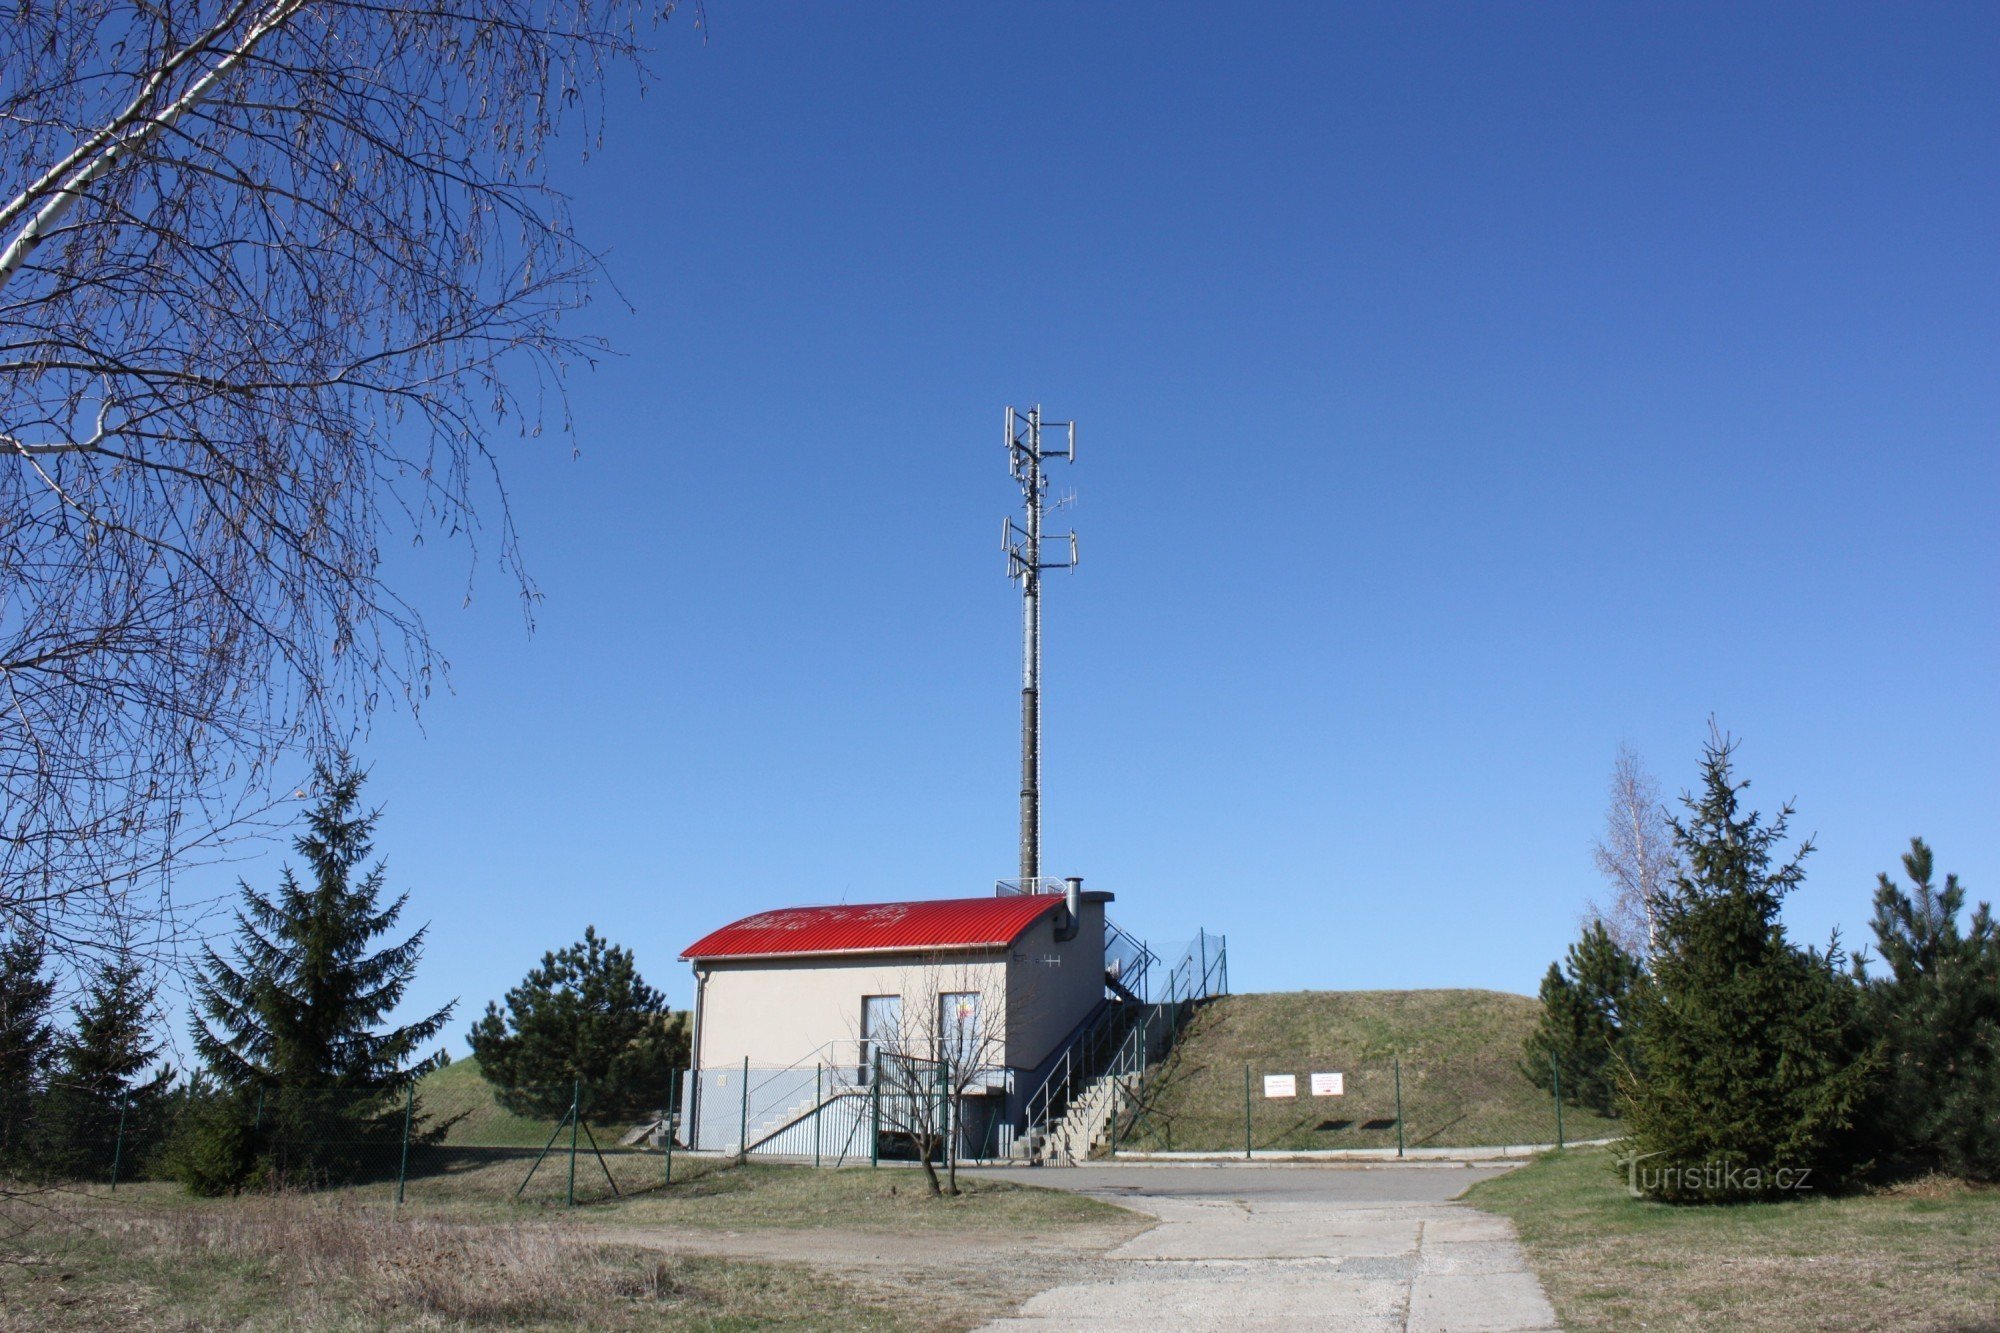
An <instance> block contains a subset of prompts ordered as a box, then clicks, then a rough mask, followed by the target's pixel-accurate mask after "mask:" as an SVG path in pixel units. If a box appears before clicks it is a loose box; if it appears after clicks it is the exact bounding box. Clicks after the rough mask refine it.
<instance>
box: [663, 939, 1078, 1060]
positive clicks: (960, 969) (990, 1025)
mask: <svg viewBox="0 0 2000 1333" xmlns="http://www.w3.org/2000/svg"><path fill="white" fill-rule="evenodd" d="M1056 915H1059V914H1056V913H1052V914H1050V915H1049V916H1045V917H1043V918H1041V919H1040V920H1039V921H1037V922H1035V924H1034V925H1033V926H1031V927H1029V928H1028V930H1027V931H1026V932H1024V933H1023V934H1022V936H1021V938H1020V939H1018V940H1016V941H1015V943H1014V945H1013V947H1012V948H1011V949H1009V950H1007V951H1006V952H1004V953H984V954H950V955H944V956H942V957H939V956H936V955H929V956H926V955H919V954H885V955H879V956H872V957H871V956H862V957H846V958H771V959H747V960H742V961H731V960H726V959H718V960H715V961H714V962H711V963H706V964H703V965H702V966H701V969H700V970H701V971H705V972H706V974H707V980H706V982H705V983H703V984H702V987H701V1014H700V1021H701V1030H700V1032H699V1033H698V1034H697V1036H698V1040H699V1042H700V1047H699V1049H698V1050H697V1051H696V1052H695V1059H696V1063H698V1064H699V1065H700V1066H701V1067H702V1068H704V1069H717V1068H726V1067H727V1066H729V1065H734V1064H741V1063H742V1062H743V1060H744V1059H745V1058H746V1057H747V1058H748V1059H749V1061H750V1063H751V1064H752V1065H759V1066H784V1065H790V1064H793V1063H794V1062H797V1061H801V1060H806V1061H810V1060H814V1059H821V1060H825V1061H826V1062H827V1063H829V1064H846V1063H849V1062H856V1063H858V1062H859V1061H860V1060H861V1058H862V1057H861V1052H860V1049H859V1042H860V1037H861V1001H862V998H863V997H864V996H870V995H897V996H901V997H903V1026H904V1030H905V1032H906V1033H908V1034H912V1035H916V1034H929V1033H931V1032H933V1031H935V1028H934V1026H932V1025H933V1024H934V1023H935V1021H936V1020H935V1018H930V1019H928V1020H926V1019H925V1018H923V1017H922V1016H921V1011H922V1010H925V1009H928V1008H929V1007H930V1006H931V1005H933V1004H934V1003H935V1002H936V997H937V996H938V995H939V994H940V993H943V992H949V991H973V992H975V993H977V994H978V995H979V996H980V1010H981V1013H980V1022H981V1024H982V1025H983V1026H984V1027H985V1029H986V1030H987V1031H988V1032H1000V1031H1004V1032H1005V1033H1006V1035H1007V1050H1006V1060H1005V1063H1007V1064H1008V1065H1011V1066H1013V1067H1014V1068H1016V1069H1030V1068H1033V1067H1034V1066H1035V1065H1037V1064H1039V1063H1041V1061H1042V1060H1043V1059H1044V1058H1045V1057H1047V1056H1048V1055H1049V1053H1050V1052H1052V1051H1053V1050H1055V1048H1056V1046H1057V1044H1058V1043H1060V1042H1061V1041H1062V1039H1063V1038H1064V1037H1066V1036H1068V1035H1069V1033H1070V1031H1071V1030H1072V1029H1073V1028H1075V1027H1076V1025H1077V1024H1078V1023H1079V1022H1081V1021H1082V1020H1083V1018H1084V1016H1085V1015H1086V1014H1088V1013H1089V1012H1090V1011H1091V1009H1092V1008H1093V1007H1094V1006H1095V1005H1096V1004H1097V1002H1098V1001H1099V1000H1100V999H1102V998H1103V996H1104V905H1103V904H1102V903H1101V902H1089V901H1086V902H1085V903H1084V904H1083V913H1082V915H1083V919H1082V924H1081V929H1079V930H1078V932H1077V935H1076V938H1075V939H1073V940H1069V941H1067V942H1064V943H1061V944H1058V943H1057V942H1056V939H1055V917H1056ZM919 1024H923V1026H918V1025H919Z"/></svg>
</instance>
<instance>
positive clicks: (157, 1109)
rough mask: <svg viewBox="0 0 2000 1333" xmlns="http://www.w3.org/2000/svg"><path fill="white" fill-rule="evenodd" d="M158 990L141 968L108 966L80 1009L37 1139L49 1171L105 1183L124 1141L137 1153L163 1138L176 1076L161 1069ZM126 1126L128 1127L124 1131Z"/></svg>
mask: <svg viewBox="0 0 2000 1333" xmlns="http://www.w3.org/2000/svg"><path fill="white" fill-rule="evenodd" d="M152 1003H153V990H152V988H151V987H150V986H149V985H147V984H146V979H145V973H144V971H143V970H142V969H141V968H140V967H138V966H137V965H136V964H132V963H129V962H109V963H106V964H104V965H102V966H101V967H100V968H99V969H98V970H97V973H96V975H95V976H93V977H92V978H91V980H90V982H89V984H88V985H87V986H86V988H85V991H84V996H83V999H82V1001H81V1002H79V1003H78V1005H77V1007H76V1024H75V1026H74V1028H72V1029H71V1031H70V1033H69V1034H68V1036H67V1037H65V1038H64V1039H63V1040H62V1041H61V1042H60V1043H59V1045H58V1048H57V1051H56V1075H55V1078H54V1080H53V1081H52V1085H51V1087H50V1089H49V1095H48V1099H47V1101H46V1103H45V1105H44V1112H43V1114H42V1116H41V1117H40V1121H39V1125H38V1132H37V1134H36V1136H35V1159H36V1161H37V1163H38V1164H39V1166H40V1168H41V1169H42V1171H44V1172H45V1173H48V1174H51V1175H56V1176H61V1177H64V1178H67V1179H77V1178H95V1177H101V1176H103V1175H104V1174H105V1173H106V1172H108V1171H109V1170H110V1168H111V1164H112V1157H113V1154H114V1153H115V1152H118V1151H119V1139H120V1137H121V1135H122V1137H123V1138H124V1139H125V1140H126V1141H127V1142H128V1143H129V1144H131V1145H132V1147H133V1151H129V1152H125V1153H123V1154H122V1156H123V1160H124V1164H126V1165H129V1164H130V1163H131V1162H132V1160H133V1157H134V1153H135V1152H136V1149H137V1146H138V1145H140V1144H142V1143H146V1142H149V1141H150V1140H151V1139H152V1137H153V1136H154V1134H155V1133H156V1132H157V1128H158V1122H159V1120H160V1117H161V1111H162V1106H161V1101H162V1099H163V1098H164V1097H165V1096H166V1094H167V1091H168V1089H169V1087H170V1086H171V1085H172V1083H173V1077H174V1076H173V1071H172V1070H171V1069H167V1068H155V1061H156V1060H157V1059H158V1056H159V1052H160V1048H159V1046H158V1044H157V1043H156V1042H155V1041H154V1040H153V1033H152V1025H151V1023H150V1021H149V1013H150V1010H151V1008H152ZM121 1125H122V1128H121Z"/></svg>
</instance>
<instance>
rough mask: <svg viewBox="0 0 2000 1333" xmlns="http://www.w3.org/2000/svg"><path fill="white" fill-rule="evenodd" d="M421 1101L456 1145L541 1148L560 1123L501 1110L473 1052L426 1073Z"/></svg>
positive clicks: (447, 1140)
mask: <svg viewBox="0 0 2000 1333" xmlns="http://www.w3.org/2000/svg"><path fill="white" fill-rule="evenodd" d="M417 1101H418V1104H419V1106H420V1107H421V1108H422V1110H423V1113H424V1115H425V1116H426V1117H428V1119H429V1123H431V1124H432V1125H442V1126H444V1127H445V1138H444V1142H445V1143H446V1144H447V1145H450V1146H453V1147H481V1148H540V1147H541V1146H542V1145H543V1144H544V1143H547V1142H548V1140H549V1134H550V1132H551V1131H553V1130H554V1129H555V1127H556V1120H555V1119H547V1120H544V1119H536V1118H532V1117H528V1116H519V1115H515V1114H513V1113H512V1112H511V1111H506V1110H502V1109H501V1107H500V1103H499V1102H497V1101H495V1100H494V1098H493V1085H492V1084H490V1083H488V1082H487V1081H486V1080H485V1079H484V1078H483V1077H481V1075H480V1073H479V1061H477V1060H475V1059H472V1058H470V1057H467V1058H466V1059H463V1060H454V1061H452V1062H451V1063H450V1064H448V1065H446V1066H445V1067H444V1068H443V1069H439V1070H435V1071H433V1072H432V1073H431V1074H429V1075H428V1076H426V1077H425V1078H424V1080H423V1082H421V1083H419V1084H418V1085H417ZM558 1118H559V1117H558ZM621 1132H622V1128H621Z"/></svg>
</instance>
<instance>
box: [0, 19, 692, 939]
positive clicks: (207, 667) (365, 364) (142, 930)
mask: <svg viewBox="0 0 2000 1333" xmlns="http://www.w3.org/2000/svg"><path fill="white" fill-rule="evenodd" d="M672 8H673V6H672V4H671V3H670V0H377V2H376V3H363V2H361V0H173V2H172V3H167V4H160V3H156V2H155V0H17V3H15V4H14V5H12V6H10V11H9V16H8V19H7V21H6V23H5V24H0V123H4V124H5V125H6V126H7V130H6V136H7V152H6V153H5V154H0V933H5V932H9V931H14V930H30V931H34V932H37V933H40V934H44V935H46V936H47V937H48V938H49V939H50V940H51V942H52V947H54V948H56V949H57V950H59V951H65V952H86V953H87V952H89V951H91V950H92V949H98V948H107V947H110V946H111V943H112V942H113V941H124V942H125V943H124V944H123V945H121V946H120V947H128V948H130V947H140V948H143V947H152V948H154V949H155V950H156V951H157V952H164V953H173V952H175V951H177V950H179V949H180V948H181V947H182V946H183V944H185V943H186V941H187V937H188V935H189V933H190V931H191V929H192V921H191V918H190V917H189V915H188V913H187V912H186V910H185V908H184V907H183V908H177V907H176V906H175V905H174V902H173V895H172V893H171V876H172V872H173V870H174V868H175V867H176V866H177V865H181V864H184V863H185V862H186V861H187V860H188V859H189V858H190V857H193V856H200V855H203V854H205V853H212V852H214V851H215V850H216V849H219V848H221V847H223V846H225V845H226V844H227V843H228V842H229V841H230V840H231V839H232V838H235V837H238V836H240V835H242V834H243V833H244V832H245V831H246V830H249V829H252V828H254V827H256V826H257V824H258V822H259V820H260V817H261V812H263V811H264V810H265V809H267V808H268V807H269V805H270V804H271V802H272V800H273V799H274V797H275V796H276V795H277V794H279V793H281V792H282V786H281V784H280V782H279V780H278V778H277V776H276V775H277V773H278V772H279V770H280V769H283V768H286V767H288V766H290V765H292V764H293V763H295V762H299V761H300V760H302V759H303V757H304V755H305V754H306V753H310V752H313V751H317V750H324V749H327V748H330V747H331V746H334V745H337V744H340V743H342V742H345V741H347V740H348V739H350V738H351V737H352V736H353V734H354V733H355V732H356V730H357V729H358V728H360V727H361V726H363V725H365V723H366V721H367V718H368V717H369V715H370V713H371V712H372V711H373V710H374V709H375V708H376V707H377V706H378V705H379V704H380V703H381V702H382V701H383V700H384V699H385V698H389V699H396V698H400V699H402V700H404V701H405V702H407V703H408V704H409V705H410V706H411V707H415V706H417V705H418V704H419V703H420V702H421V701H422V700H423V698H424V697H425V696H426V695H427V693H428V692H429V690H430V688H431V686H432V684H433V682H434V681H435V680H437V679H438V678H439V676H440V673H442V672H443V671H444V669H445V664H444V663H443V662H442V660H441V659H440V658H439V657H438V655H437V654H436V652H435V651H434V649H433V648H432V645H431V643H430V640H429V638H428V636H427V635H426V633H425V630H424V625H423V622H422V620H421V618H420V617H419V615H418V613H417V611H416V609H415V608H414V607H413V606H412V605H410V604H409V603H408V602H407V601H405V600H404V599H403V598H401V597H400V596H398V595H397V593H396V592H395V591H394V590H393V589H392V588H389V587H388V586H386V585H385V584H384V583H383V582H382V580H381V577H380V570H381V557H382V550H383V546H384V543H386V542H389V541H392V540H413V541H421V540H428V539H431V538H435V537H443V538H446V539H448V540H451V541H455V542H459V543H462V544H463V547H464V548H465V549H466V550H467V551H468V553H469V554H470V556H471V558H472V559H473V560H474V561H475V562H476V561H478V560H479V559H480V558H481V557H482V556H485V555H490V556H491V557H492V558H494V559H496V560H497V562H498V564H499V565H500V567H501V569H502V570H503V571H504V573H505V576H506V577H507V578H508V580H509V581H510V582H511V583H512V584H513V586H514V587H515V588H516V589H517V590H518V592H519V594H520V596H521V598H522V604H523V610H524V614H527V613H528V612H529V611H530V610H531V608H532V605H533V602H534V599H535V596H536V594H535V590H534V587H533V584H532V583H531V582H530V580H529V578H528V576H527V573H526V571H525V569H524V568H523V567H522V564H521V560H520V554H519V549H518V544H517V539H516V533H515V530H514V525H513V521H512V518H511V516H510V514H509V511H508V505H507V497H506V493H505V491H504V489H503V488H502V487H501V485H500V482H499V472H498V465H499V457H498V445H497V441H498V439H499V438H500V437H501V434H502V432H503V431H511V432H512V433H513V434H514V435H516V436H518V437H520V438H523V439H533V438H536V437H538V436H539V435H540V434H541V431H542V422H541V420H540V417H539V415H538V412H537V411H536V410H535V405H536V404H538V403H540V402H542V401H544V400H545V399H546V400H548V401H552V402H554V403H555V404H556V405H557V408H558V413H559V420H558V422H557V423H556V424H557V425H558V427H560V428H563V429H566V427H567V420H566V418H563V417H562V416H561V408H562V406H563V398H562V384H563V379H564V375H565V372H566V370H567V368H568V366H569V365H571V364H572V363H573V362H574V361H575V360H577V359H578V358H579V357H581V358H585V359H588V358H590V357H592V356H594V355H595V354H596V352H597V350H598V345H597V344H596V343H595V342H593V341H590V340H587V339H579V338H574V337H570V336H567V335H565V334H563V333H561V332H560V331H559V328H558V325H559V322H560V320H561V317H562V315H563V314H565V313H566V312H568V311H570V310H572V309H574V308H575V307H576V306H578V305H579V304H581V303H582V302H583V301H584V300H585V299H586V297H587V296H588V293H589V289H590V286H591V284H592V282H593V281H594V279H595V278H596V276H597V275H598V272H599V265H598V260H597V257H596V256H595V255H594V254H592V253H591V252H590V251H589V250H588V249H587V248H586V247H585V246H584V245H583V244H581V243H580V242H579V241H578V240H577V238H576V236H575V234H574V230H573V227H572V225H571V220H570V217H569V213H568V207H567V201H566V200H564V199H563V197H562V196H561V195H560V194H559V193H557V192H556V191H555V190H553V189H552V188H551V187H550V185H549V182H548V176H547V167H548V158H547V152H548V149H549V147H550V143H551V139H552V136H554V135H555V134H556V133H557V131H558V130H559V129H560V128H562V126H563V122H564V121H565V120H569V121H574V120H576V118H577V117H579V116H580V117H581V118H582V121H583V129H584V130H585V132H586V134H590V135H594V134H595V133H597V132H598V131H599V130H600V129H601V126H602V123H603V119H604V112H603V103H602V91H601V89H602V87H603V82H604V79H605V77H606V75H607V74H608V73H609V72H610V71H611V70H612V69H613V68H615V67H616V68H630V69H633V70H635V71H638V70H640V69H641V64H640V61H641V58H642V56H643V50H642V48H641V47H640V45H639V36H638V34H639V29H640V27H641V26H642V25H643V24H645V23H648V22H653V21H658V20H661V19H664V18H665V17H667V15H668V14H669V13H671V10H672ZM489 548H490V549H489ZM133 941H139V942H140V943H139V944H134V943H133Z"/></svg>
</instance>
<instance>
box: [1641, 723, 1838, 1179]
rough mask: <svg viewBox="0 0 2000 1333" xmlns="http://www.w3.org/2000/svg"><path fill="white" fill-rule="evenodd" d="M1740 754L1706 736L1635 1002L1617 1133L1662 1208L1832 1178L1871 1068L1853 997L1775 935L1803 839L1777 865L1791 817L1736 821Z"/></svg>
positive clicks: (1828, 968) (1823, 959) (1832, 953)
mask: <svg viewBox="0 0 2000 1333" xmlns="http://www.w3.org/2000/svg"><path fill="white" fill-rule="evenodd" d="M1734 748H1735V747H1734V745H1733V743H1732V742H1730V741H1729V740H1728V739H1727V738H1724V737H1721V736H1715V737H1712V738H1711V740H1710V742H1709V745H1708V747H1707V753H1706V755H1705V757H1704V760H1703V766H1702V767H1703V773H1702V790H1701V792H1700V794H1699V795H1695V796H1688V797H1685V798H1683V799H1684V801H1685V804H1686V805H1687V808H1688V815H1687V817H1686V818H1685V820H1681V819H1677V820H1675V821H1673V823H1672V828H1673V831H1674V840H1675V842H1676V844H1677V846H1678V848H1679V850H1680V854H1681V860H1682V870H1681V871H1680V873H1679V874H1677V875H1676V877H1675V880H1674V884H1673V887H1672V889H1671V890H1670V891H1669V892H1668V893H1667V894H1666V895H1665V896H1664V898H1663V899H1662V901H1661V903H1660V908H1661V911H1660V921H1659V925H1660V933H1659V944H1660V947H1659V949H1658V951H1657V952H1656V953H1655V955H1654V957H1653V960H1652V984H1650V985H1648V986H1646V987H1645V988H1643V990H1642V991H1641V992H1640V1002H1639V1004H1638V1005H1637V1006H1636V1014H1637V1018H1638V1022H1637V1024H1636V1027H1635V1032H1634V1048H1635V1051H1636V1054H1637V1058H1638V1064H1639V1066H1640V1070H1641V1074H1640V1076H1639V1077H1638V1078H1637V1079H1635V1081H1634V1083H1633V1086H1632V1088H1631V1090H1630V1096H1629V1099H1628V1104H1627V1110H1626V1123H1627V1125H1628V1127H1629V1129H1630V1131H1631V1142H1630V1145H1629V1146H1630V1151H1631V1153H1632V1155H1633V1157H1634V1158H1636V1159H1638V1160H1637V1163H1636V1165H1635V1167H1634V1171H1635V1180H1636V1182H1637V1183H1638V1185H1639V1186H1640V1188H1641V1189H1643V1190H1645V1191H1646V1192H1648V1193H1650V1194H1652V1195H1653V1196H1655V1197H1658V1198H1663V1199H1670V1200H1688V1199H1714V1200H1720V1199H1734V1198H1752V1197H1771V1196H1778V1195H1783V1194H1787V1193H1790V1192H1793V1191H1796V1190H1798V1189H1800V1188H1823V1187H1826V1186H1829V1185H1834V1184H1837V1183H1839V1182H1840V1181H1841V1180H1842V1179H1844V1178H1846V1177H1847V1176H1848V1175H1849V1174H1850V1173H1851V1172H1852V1171H1853V1170H1854V1169H1855V1167H1856V1165H1857V1156H1858V1152H1859V1147H1860V1142H1859V1135H1858V1134H1857V1133H1856V1124H1857V1120H1858V1119H1859V1117H1860V1115H1861V1114H1862V1112H1863V1111H1864V1110H1865V1107H1866V1104H1867V1100H1868V1098H1869V1095H1870V1092H1871V1084H1872V1082H1873V1079H1874V1076H1875V1069H1876V1065H1877V1059H1876V1055H1875V1052H1874V1050H1873V1049H1872V1048H1871V1047H1870V1045H1869V1043H1868V1042H1867V1041H1866V1039H1865V1037H1864V1035H1863V1029H1862V1026H1861V1023H1860V1019H1859V1014H1858V1012H1857V1005H1858V988H1857V987H1856V986H1855V985H1854V984H1853V983H1852V982H1851V980H1850V979H1849V978H1848V977H1847V976H1846V975H1845V974H1844V973H1843V971H1842V970H1841V968H1840V966H1839V949H1838V941H1837V940H1836V942H1835V944H1834V945H1833V946H1832V947H1830V948H1829V949H1828V951H1827V952H1826V953H1824V954H1822V953H1819V952H1817V951H1814V950H1809V949H1800V948H1798V947H1796V946H1794V945H1793V944H1791V943H1790V942H1789V941H1788V940H1787V939H1786V937H1785V930H1784V926H1783V925H1782V923H1781V922H1780V921H1779V910H1780V907H1781V906H1782V904H1783V902H1784V899H1785V896H1786V895H1787V894H1789V893H1790V892H1791V891H1792V890H1794V889H1796V888H1797V887H1798V886H1799V884H1800V883H1801V882H1802V881H1803V880H1804V878H1805V871H1804V868H1803V865H1802V862H1803V861H1804V858H1805V857H1806V855H1807V854H1808V853H1810V851H1811V850H1812V844H1811V842H1810V840H1808V841H1806V842H1804V843H1801V844H1800V845H1799V847H1798V849H1797V851H1796V852H1795V853H1794V855H1793V856H1792V858H1791V859H1790V860H1788V861H1786V862H1784V863H1783V864H1781V865H1777V864H1774V861H1775V859H1776V855H1777V853H1778V852H1779V850H1780V847H1781V844H1782V843H1783V841H1784V838H1785V830H1786V825H1787V823H1788V822H1789V820H1790V818H1791V815H1792V809H1791V807H1790V806H1789V805H1787V806H1785V807H1784V808H1782V809H1781V810H1780V811H1779V813H1778V815H1777V816H1776V817H1775V818H1774V819H1772V820H1771V821H1770V822H1769V823H1768V824H1766V823H1765V822H1764V821H1763V819H1762V818H1761V816H1759V815H1758V814H1756V813H1755V812H1749V813H1745V812H1744V811H1743V810H1742V809H1741V806H1740V796H1741V792H1742V790H1743V788H1744V787H1747V786H1748V785H1749V784H1748V783H1738V782H1737V781H1736V780H1735V779H1734V777H1733V776H1732V774H1731V762H1730V761H1731V756H1732V753H1733V751H1734Z"/></svg>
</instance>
